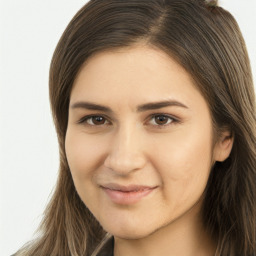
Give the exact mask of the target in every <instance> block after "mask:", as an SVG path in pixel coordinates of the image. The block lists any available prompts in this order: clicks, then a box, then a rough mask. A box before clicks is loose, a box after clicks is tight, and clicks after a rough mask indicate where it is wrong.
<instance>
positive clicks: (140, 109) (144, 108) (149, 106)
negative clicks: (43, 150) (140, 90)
mask: <svg viewBox="0 0 256 256" xmlns="http://www.w3.org/2000/svg"><path fill="white" fill-rule="evenodd" d="M172 106H175V107H181V108H186V109H188V107H187V106H186V105H184V104H183V103H181V102H179V101H176V100H168V101H160V102H150V103H146V104H142V105H139V106H138V107H137V110H136V111H137V112H145V111H148V110H154V109H159V108H164V107H172ZM77 108H82V109H89V110H98V111H103V112H105V113H108V114H113V113H114V111H113V110H112V109H111V108H109V107H106V106H104V105H99V104H95V103H92V102H85V101H79V102H76V103H74V104H72V105H71V109H77Z"/></svg>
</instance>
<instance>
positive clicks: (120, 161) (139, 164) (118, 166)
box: [104, 125, 146, 176]
mask: <svg viewBox="0 0 256 256" xmlns="http://www.w3.org/2000/svg"><path fill="white" fill-rule="evenodd" d="M136 128H137V127H134V128H132V127H131V126H128V125H127V126H126V127H120V128H119V129H118V131H117V132H116V133H115V134H114V135H113V137H112V140H111V142H110V147H109V152H108V155H107V157H106V159H105V162H104V165H105V167H107V168H109V169H111V170H112V171H113V172H115V174H117V175H120V176H126V175H129V174H130V173H131V172H134V171H136V170H140V169H142V168H143V167H144V166H145V164H146V157H145V155H144V152H143V151H144V149H145V148H144V147H143V141H142V137H141V135H140V134H139V129H136Z"/></svg>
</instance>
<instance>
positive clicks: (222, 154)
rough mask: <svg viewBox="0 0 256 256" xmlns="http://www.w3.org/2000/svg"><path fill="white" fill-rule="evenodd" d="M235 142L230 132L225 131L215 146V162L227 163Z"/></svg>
mask: <svg viewBox="0 0 256 256" xmlns="http://www.w3.org/2000/svg"><path fill="white" fill-rule="evenodd" d="M233 142H234V136H233V135H232V133H231V131H230V130H225V131H222V132H221V135H220V136H219V138H218V141H217V142H216V144H215V146H214V155H213V156H214V161H218V162H223V161H225V160H226V159H227V158H228V157H229V155H230V152H231V150H232V147H233Z"/></svg>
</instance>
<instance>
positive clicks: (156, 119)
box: [150, 115, 174, 126]
mask: <svg viewBox="0 0 256 256" xmlns="http://www.w3.org/2000/svg"><path fill="white" fill-rule="evenodd" d="M173 121H174V118H172V117H170V116H166V115H154V116H152V118H151V121H150V123H151V124H152V125H154V126H165V125H168V124H170V123H172V122H173Z"/></svg>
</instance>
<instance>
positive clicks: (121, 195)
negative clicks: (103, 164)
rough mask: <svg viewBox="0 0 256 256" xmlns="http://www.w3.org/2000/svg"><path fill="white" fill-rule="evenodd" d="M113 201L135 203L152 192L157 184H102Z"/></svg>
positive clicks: (125, 203) (126, 203) (123, 203)
mask: <svg viewBox="0 0 256 256" xmlns="http://www.w3.org/2000/svg"><path fill="white" fill-rule="evenodd" d="M101 188H102V189H103V191H104V192H105V193H106V194H107V195H108V197H109V198H110V199H111V201H112V202H113V203H116V204H121V205H129V204H135V203H137V202H139V201H140V200H141V199H143V198H144V197H146V196H148V195H149V194H150V193H152V192H153V191H154V190H155V189H156V188H157V187H156V186H145V185H128V186H123V185H119V184H114V183H111V184H107V185H103V186H101Z"/></svg>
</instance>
